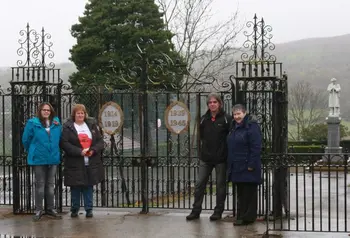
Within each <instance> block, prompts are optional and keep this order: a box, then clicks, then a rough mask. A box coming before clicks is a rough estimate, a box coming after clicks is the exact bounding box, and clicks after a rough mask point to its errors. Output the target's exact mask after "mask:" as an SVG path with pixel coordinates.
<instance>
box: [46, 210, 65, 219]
mask: <svg viewBox="0 0 350 238" xmlns="http://www.w3.org/2000/svg"><path fill="white" fill-rule="evenodd" d="M45 214H46V215H48V216H51V217H54V218H56V219H61V218H62V216H61V215H60V214H58V212H57V211H56V210H54V209H48V210H46V212H45Z"/></svg>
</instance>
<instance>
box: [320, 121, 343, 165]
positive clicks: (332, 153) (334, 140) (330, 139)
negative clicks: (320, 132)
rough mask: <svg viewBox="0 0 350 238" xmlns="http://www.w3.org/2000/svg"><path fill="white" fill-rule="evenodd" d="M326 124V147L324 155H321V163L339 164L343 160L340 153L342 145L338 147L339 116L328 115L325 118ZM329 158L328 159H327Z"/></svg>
mask: <svg viewBox="0 0 350 238" xmlns="http://www.w3.org/2000/svg"><path fill="white" fill-rule="evenodd" d="M326 122H327V125H328V136H327V147H326V148H325V154H326V155H325V156H323V158H322V161H320V162H321V163H322V164H323V165H328V164H329V163H330V164H339V163H341V162H344V158H343V156H342V155H341V153H342V147H340V146H339V145H340V122H341V118H340V117H339V116H336V115H329V116H328V117H327V118H326ZM329 160H330V161H329Z"/></svg>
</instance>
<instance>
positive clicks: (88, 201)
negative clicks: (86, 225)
mask: <svg viewBox="0 0 350 238" xmlns="http://www.w3.org/2000/svg"><path fill="white" fill-rule="evenodd" d="M81 194H83V198H84V208H85V211H89V210H92V199H93V187H92V186H75V187H71V196H72V201H71V204H72V206H71V212H78V211H79V209H80V195H81Z"/></svg>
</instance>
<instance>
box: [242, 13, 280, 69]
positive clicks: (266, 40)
mask: <svg viewBox="0 0 350 238" xmlns="http://www.w3.org/2000/svg"><path fill="white" fill-rule="evenodd" d="M246 26H247V28H253V30H252V31H251V32H250V31H249V30H246V31H244V32H243V34H244V35H245V36H246V40H245V42H244V43H243V48H245V49H247V51H246V52H244V53H242V55H241V59H242V60H243V61H250V62H255V63H259V62H262V61H263V62H276V56H275V55H272V54H270V53H269V52H268V51H272V50H274V49H275V45H274V44H273V43H272V42H271V39H272V37H273V35H272V33H271V31H272V27H271V26H270V25H266V24H265V21H264V18H261V20H260V21H259V20H258V17H257V15H256V14H254V17H253V21H248V22H247V23H246ZM267 50H268V51H267ZM249 51H252V54H250V53H249Z"/></svg>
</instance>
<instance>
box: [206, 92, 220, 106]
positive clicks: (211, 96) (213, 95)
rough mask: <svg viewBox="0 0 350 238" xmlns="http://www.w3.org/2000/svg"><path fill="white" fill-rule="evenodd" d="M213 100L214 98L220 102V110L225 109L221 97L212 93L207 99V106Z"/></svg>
mask: <svg viewBox="0 0 350 238" xmlns="http://www.w3.org/2000/svg"><path fill="white" fill-rule="evenodd" d="M211 98H214V99H215V100H216V101H218V102H219V104H220V108H221V107H223V102H222V99H221V96H220V95H219V94H218V93H210V94H209V95H208V98H207V105H209V100H210V99H211Z"/></svg>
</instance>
